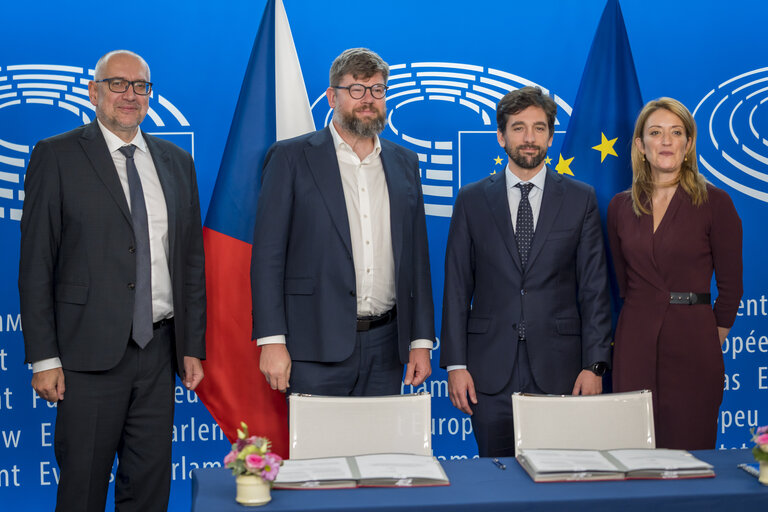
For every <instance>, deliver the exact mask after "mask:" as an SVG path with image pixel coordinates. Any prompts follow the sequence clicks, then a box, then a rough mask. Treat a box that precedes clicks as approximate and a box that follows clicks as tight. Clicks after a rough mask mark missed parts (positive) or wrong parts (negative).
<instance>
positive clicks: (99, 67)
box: [93, 50, 150, 80]
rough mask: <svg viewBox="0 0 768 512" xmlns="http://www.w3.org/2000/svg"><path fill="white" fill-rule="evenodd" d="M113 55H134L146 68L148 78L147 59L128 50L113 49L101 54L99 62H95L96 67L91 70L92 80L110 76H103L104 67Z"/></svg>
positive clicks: (148, 77)
mask: <svg viewBox="0 0 768 512" xmlns="http://www.w3.org/2000/svg"><path fill="white" fill-rule="evenodd" d="M115 55H130V56H131V57H135V58H136V59H138V60H139V62H141V63H142V65H143V66H144V69H146V70H147V80H150V74H149V64H147V61H145V60H144V58H143V57H142V56H141V55H139V54H138V53H134V52H132V51H130V50H113V51H111V52H109V53H107V54H105V55H104V56H102V57H101V58H100V59H99V62H97V63H96V68H95V69H94V72H93V78H94V80H101V79H102V78H110V77H105V76H103V74H104V68H105V67H106V66H107V62H109V59H111V58H112V57H114V56H115Z"/></svg>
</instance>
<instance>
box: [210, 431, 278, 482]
mask: <svg viewBox="0 0 768 512" xmlns="http://www.w3.org/2000/svg"><path fill="white" fill-rule="evenodd" d="M240 426H241V427H242V430H241V429H237V441H236V442H234V443H233V444H232V451H231V452H229V453H228V454H227V456H226V457H224V466H225V467H227V468H229V469H231V470H232V474H233V475H235V476H239V475H254V476H258V477H261V479H262V480H265V481H267V482H273V481H274V480H275V478H276V477H277V473H278V471H280V465H281V464H282V463H283V459H282V458H281V457H280V456H279V455H278V454H276V453H273V452H271V451H269V448H270V442H269V439H267V438H266V437H258V436H249V435H248V425H246V424H245V423H244V422H240Z"/></svg>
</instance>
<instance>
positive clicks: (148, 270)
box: [120, 144, 153, 348]
mask: <svg viewBox="0 0 768 512" xmlns="http://www.w3.org/2000/svg"><path fill="white" fill-rule="evenodd" d="M134 151H136V146H134V145H133V144H131V145H130V146H123V147H121V148H120V152H121V153H122V154H123V155H125V169H126V172H127V174H128V188H129V195H130V199H131V220H132V223H133V234H134V237H135V239H136V242H135V244H136V283H135V289H134V291H135V295H134V302H133V331H132V334H131V337H132V338H133V340H134V341H135V342H136V344H137V345H139V346H140V347H141V348H144V347H146V346H147V343H149V341H150V340H151V339H152V335H153V331H152V263H151V260H150V253H149V221H148V219H147V206H146V204H145V203H144V189H143V188H142V187H141V180H140V179H139V172H138V171H137V170H136V162H134V160H133V153H134Z"/></svg>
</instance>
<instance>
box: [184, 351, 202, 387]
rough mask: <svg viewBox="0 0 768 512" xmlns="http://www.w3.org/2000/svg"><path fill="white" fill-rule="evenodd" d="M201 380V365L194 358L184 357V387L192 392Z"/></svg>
mask: <svg viewBox="0 0 768 512" xmlns="http://www.w3.org/2000/svg"><path fill="white" fill-rule="evenodd" d="M201 380H203V363H201V362H200V360H199V359H198V358H196V357H192V356H184V387H186V388H187V389H188V390H190V391H194V389H195V388H196V387H197V385H198V384H200V381H201Z"/></svg>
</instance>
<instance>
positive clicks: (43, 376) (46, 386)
mask: <svg viewBox="0 0 768 512" xmlns="http://www.w3.org/2000/svg"><path fill="white" fill-rule="evenodd" d="M32 387H33V388H34V390H35V391H36V392H37V394H38V395H40V398H42V399H43V400H47V401H49V402H51V403H54V402H58V401H59V400H64V389H65V387H66V386H64V370H62V369H61V367H59V368H51V369H50V370H45V371H42V372H37V373H33V374H32Z"/></svg>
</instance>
